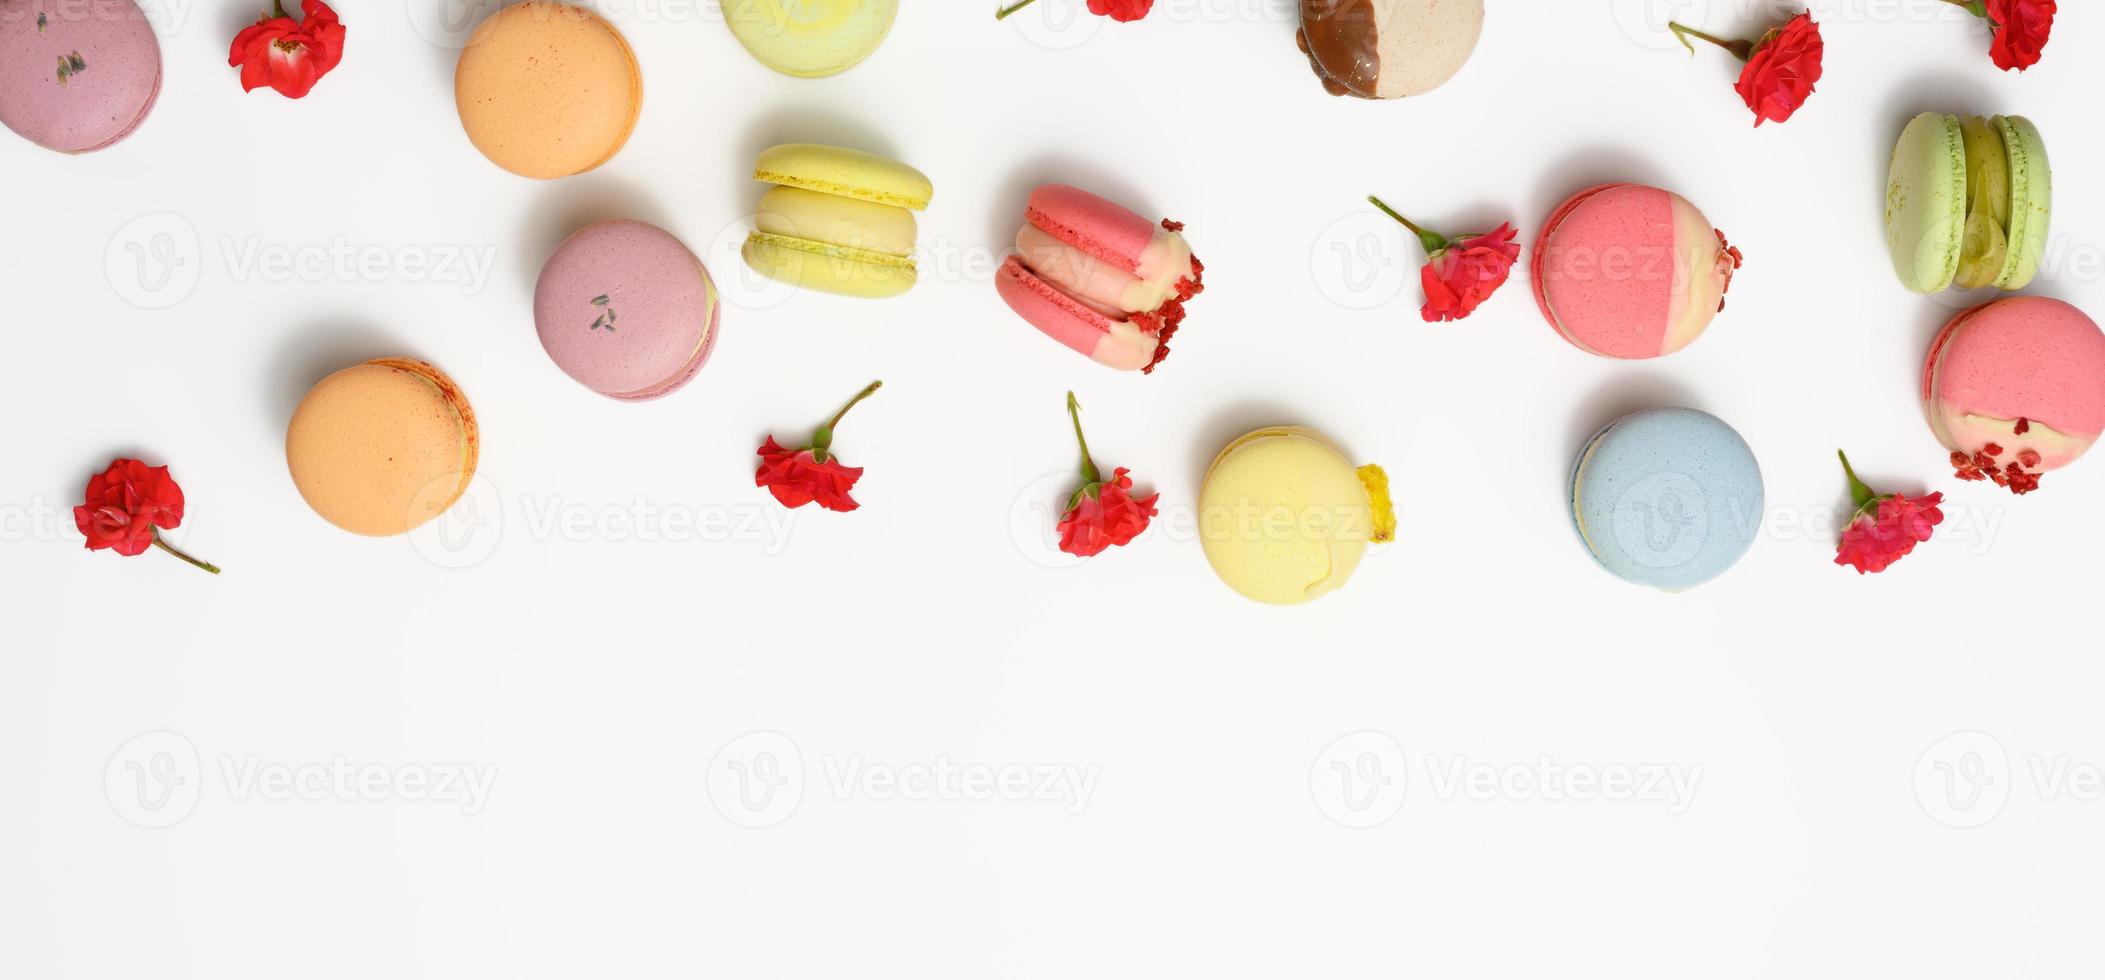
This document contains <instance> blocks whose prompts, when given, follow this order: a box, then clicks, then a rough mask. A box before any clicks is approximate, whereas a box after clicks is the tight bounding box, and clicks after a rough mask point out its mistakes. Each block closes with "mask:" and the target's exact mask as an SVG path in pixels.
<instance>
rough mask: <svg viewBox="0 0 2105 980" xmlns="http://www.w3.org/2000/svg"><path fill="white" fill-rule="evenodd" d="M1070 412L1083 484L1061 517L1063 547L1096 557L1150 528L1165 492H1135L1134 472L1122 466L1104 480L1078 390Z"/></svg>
mask: <svg viewBox="0 0 2105 980" xmlns="http://www.w3.org/2000/svg"><path fill="white" fill-rule="evenodd" d="M1067 415H1068V417H1069V418H1071V419H1073V420H1074V438H1075V441H1076V442H1078V443H1080V444H1081V447H1082V488H1081V489H1080V490H1077V491H1075V493H1074V498H1073V499H1072V500H1070V501H1068V503H1067V512H1066V513H1065V514H1063V515H1061V517H1060V527H1059V530H1060V550H1061V551H1064V552H1067V553H1068V554H1070V555H1075V556H1077V557H1080V558H1093V557H1095V556H1097V555H1100V554H1103V553H1104V552H1105V551H1106V550H1108V549H1110V548H1113V547H1123V546H1125V545H1128V544H1131V543H1133V539H1134V538H1137V537H1139V536H1140V535H1141V533H1142V532H1144V531H1146V530H1147V529H1148V520H1149V519H1150V518H1153V517H1154V516H1155V501H1157V500H1159V499H1161V497H1162V495H1161V494H1159V493H1158V494H1153V495H1150V496H1147V497H1135V496H1133V480H1132V478H1130V477H1128V476H1127V475H1126V474H1127V473H1129V472H1131V471H1130V470H1127V469H1126V468H1125V467H1123V466H1121V467H1118V468H1116V469H1113V470H1112V471H1111V479H1110V480H1109V481H1106V480H1104V478H1103V474H1102V472H1101V471H1099V470H1098V469H1097V468H1096V461H1095V460H1093V459H1090V458H1089V440H1087V439H1085V438H1083V436H1082V406H1081V404H1080V403H1079V402H1077V401H1075V398H1074V392H1071V391H1070V392H1068V393H1067Z"/></svg>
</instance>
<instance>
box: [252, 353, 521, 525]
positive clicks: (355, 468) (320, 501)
mask: <svg viewBox="0 0 2105 980" xmlns="http://www.w3.org/2000/svg"><path fill="white" fill-rule="evenodd" d="M481 442H482V441H481V436H480V433H479V432H478V431H477V429H476V425H475V412H474V410H473V409H472V408H470V407H469V406H468V399H467V397H466V396H464V395H462V394H461V390H460V388H459V386H457V385H455V384H454V383H453V379H451V378H448V377H447V376H446V373H445V372H443V371H440V370H439V369H438V368H436V367H433V366H432V365H430V364H426V363H424V362H423V361H417V360H411V359H408V358H400V357H388V358H381V359H378V360H373V361H367V362H365V363H364V364H359V365H356V366H354V367H349V368H345V369H344V370H341V371H338V372H336V373H335V374H332V375H330V376H328V377H326V378H323V379H322V380H321V383H319V384H317V385H315V386H314V389H313V390H312V391H309V392H308V393H307V397H306V398H305V399H304V400H302V401H301V402H300V407H299V408H298V410H296V411H294V412H293V415H292V424H291V425H290V426H288V427H287V428H286V432H285V462H286V465H287V467H289V468H290V469H291V471H292V482H293V484H294V485H295V486H297V487H298V488H299V491H300V496H301V497H303V498H305V499H306V501H307V505H308V506H310V507H312V508H314V512H315V513H317V514H320V515H321V516H322V518H323V519H325V520H327V521H328V522H329V523H331V524H334V525H336V526H337V527H340V528H343V529H344V530H346V531H350V532H352V533H354V534H364V535H369V536H372V537H386V536H390V535H396V534H403V533H406V532H408V531H412V530H415V529H416V528H417V527H418V526H420V525H422V524H423V523H424V522H426V521H428V520H430V519H432V518H434V517H437V516H438V515H440V514H442V513H445V512H446V509H447V508H449V507H452V506H453V503H454V502H455V501H457V500H459V499H460V497H461V494H462V493H464V492H466V491H467V488H468V481H469V480H470V479H472V478H473V477H474V475H475V463H476V458H477V456H478V454H479V452H480V449H481Z"/></svg>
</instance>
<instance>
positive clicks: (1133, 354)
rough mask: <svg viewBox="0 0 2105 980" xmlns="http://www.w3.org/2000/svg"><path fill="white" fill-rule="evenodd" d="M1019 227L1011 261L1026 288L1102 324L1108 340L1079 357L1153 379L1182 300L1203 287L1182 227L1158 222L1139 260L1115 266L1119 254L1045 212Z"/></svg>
mask: <svg viewBox="0 0 2105 980" xmlns="http://www.w3.org/2000/svg"><path fill="white" fill-rule="evenodd" d="M1024 222H1025V223H1024V226H1023V228H1022V229H1021V230H1019V231H1018V232H1017V233H1016V251H1017V254H1016V255H1015V256H1013V257H1012V258H1011V259H1010V260H1009V261H1010V262H1011V263H1016V264H1017V265H1018V267H1019V269H1020V270H1021V271H1022V272H1023V273H1025V274H1026V276H1027V278H1028V279H1029V280H1031V282H1029V283H1026V284H1027V285H1029V286H1030V287H1031V288H1032V289H1033V290H1037V291H1040V292H1047V291H1049V292H1050V293H1052V294H1056V295H1057V296H1058V297H1059V298H1060V299H1062V300H1064V301H1065V305H1072V306H1075V307H1080V308H1082V309H1087V310H1089V311H1092V312H1094V313H1096V314H1098V315H1099V316H1101V317H1102V318H1103V320H1104V321H1105V322H1104V323H1103V324H1101V326H1102V327H1103V328H1104V330H1105V331H1106V338H1105V342H1103V343H1099V344H1097V345H1096V346H1095V349H1094V350H1090V351H1083V353H1086V354H1089V356H1090V357H1092V358H1093V359H1095V360H1096V361H1097V362H1098V363H1100V364H1104V365H1106V366H1108V367H1113V368H1117V369H1119V370H1125V371H1142V372H1149V373H1152V372H1153V371H1154V369H1155V365H1157V364H1160V363H1162V361H1163V360H1164V359H1165V358H1167V357H1168V356H1169V346H1168V345H1169V339H1170V337H1171V336H1173V335H1174V334H1175V333H1176V332H1177V328H1178V327H1179V326H1181V325H1182V324H1183V322H1184V317H1185V309H1184V304H1185V302H1186V301H1187V300H1190V299H1191V298H1192V297H1193V296H1196V295H1198V294H1199V293H1201V292H1204V291H1205V288H1206V287H1205V266H1204V265H1203V264H1202V263H1200V262H1199V260H1198V257H1197V256H1195V255H1193V254H1192V251H1191V244H1190V243H1189V242H1187V241H1185V239H1184V235H1183V234H1182V231H1183V228H1184V226H1183V225H1182V224H1179V223H1177V222H1174V221H1164V222H1162V224H1161V226H1160V227H1158V228H1156V229H1155V230H1154V233H1153V235H1152V236H1151V237H1150V238H1149V239H1148V242H1147V244H1146V245H1144V246H1142V247H1141V249H1140V252H1139V254H1138V256H1137V258H1134V259H1132V260H1130V261H1118V260H1114V259H1113V256H1116V255H1118V254H1119V253H1118V250H1116V249H1114V248H1111V247H1109V246H1108V245H1106V244H1104V243H1101V242H1096V241H1092V240H1091V239H1090V238H1089V236H1088V235H1086V234H1084V233H1083V232H1082V231H1081V230H1080V229H1078V228H1075V227H1072V226H1070V225H1067V224H1065V223H1063V222H1061V221H1059V220H1058V219H1057V218H1056V217H1054V216H1053V215H1052V214H1049V213H1047V212H1046V211H1043V210H1041V209H1038V208H1030V209H1027V210H1026V211H1025V212H1024Z"/></svg>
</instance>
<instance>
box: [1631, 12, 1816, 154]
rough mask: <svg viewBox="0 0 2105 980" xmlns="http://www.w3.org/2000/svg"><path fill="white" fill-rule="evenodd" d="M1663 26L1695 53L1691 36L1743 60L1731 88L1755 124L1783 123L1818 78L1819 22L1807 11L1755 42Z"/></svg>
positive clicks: (1685, 28) (1798, 107)
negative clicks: (1743, 65) (1743, 66)
mask: <svg viewBox="0 0 2105 980" xmlns="http://www.w3.org/2000/svg"><path fill="white" fill-rule="evenodd" d="M1667 29H1669V30H1671V31H1673V32H1674V37H1675V38H1676V39H1677V40H1679V41H1680V42H1681V45H1682V46H1683V47H1685V48H1687V49H1688V50H1689V53H1690V54H1694V53H1695V51H1696V46H1695V45H1693V44H1690V43H1689V42H1688V39H1689V38H1691V37H1694V38H1700V39H1702V40H1705V41H1709V42H1710V43H1712V44H1715V45H1717V46H1718V47H1721V48H1724V49H1725V50H1726V51H1729V52H1731V53H1732V56H1733V57H1735V58H1738V59H1740V60H1741V61H1744V62H1746V63H1747V65H1746V67H1745V68H1742V69H1740V77H1739V81H1738V82H1736V83H1734V84H1733V90H1734V91H1736V92H1738V93H1739V96H1740V99H1741V101H1743V102H1745V103H1747V108H1749V109H1752V110H1754V125H1756V126H1760V125H1761V124H1762V123H1765V122H1783V121H1784V120H1786V119H1789V118H1791V115H1792V114H1793V113H1795V112H1797V111H1798V110H1799V109H1801V108H1803V107H1804V106H1805V100H1806V99H1808V98H1810V97H1811V96H1812V94H1813V85H1814V83H1816V82H1818V81H1820V71H1821V57H1822V55H1823V54H1825V52H1826V48H1827V45H1826V42H1824V41H1822V40H1821V38H1820V25H1819V24H1817V23H1814V22H1813V15H1812V14H1811V13H1810V12H1807V13H1802V14H1799V15H1798V16H1796V17H1793V18H1791V19H1790V21H1789V22H1787V23H1785V24H1784V25H1783V26H1782V27H1779V28H1777V29H1775V30H1772V31H1770V32H1769V33H1767V34H1765V35H1763V36H1762V39H1761V40H1760V41H1727V40H1725V39H1724V38H1720V37H1714V36H1712V35H1709V34H1705V33H1703V32H1702V31H1699V30H1696V29H1695V28H1692V27H1684V26H1682V25H1681V24H1679V23H1674V22H1668V24H1667Z"/></svg>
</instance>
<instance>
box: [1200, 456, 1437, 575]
mask: <svg viewBox="0 0 2105 980" xmlns="http://www.w3.org/2000/svg"><path fill="white" fill-rule="evenodd" d="M1395 534H1396V515H1395V511H1394V509H1393V507H1392V506H1391V505H1390V503H1389V480H1388V476H1387V474H1385V473H1383V472H1382V470H1381V467H1379V466H1364V467H1354V466H1353V465H1352V463H1351V462H1350V461H1349V460H1347V459H1346V458H1345V454H1344V453H1341V452H1339V451H1338V450H1337V447H1335V446H1333V445H1331V444H1330V442H1329V441H1328V440H1326V439H1324V438H1323V436H1322V435H1321V434H1319V433H1317V432H1315V431H1314V430H1312V429H1305V428H1301V427H1298V426H1277V427H1273V428H1267V429H1259V430H1257V431H1255V432H1252V433H1250V434H1248V435H1245V436H1243V437H1242V438H1240V439H1237V440H1235V441H1234V442H1231V443H1229V444H1228V447H1227V448H1226V449H1223V450H1221V453H1220V455H1219V456H1217V457H1215V458H1214V461H1213V466H1212V468H1211V469H1209V470H1207V472H1206V485H1205V487H1204V488H1203V489H1201V490H1200V491H1199V537H1200V540H1201V542H1202V543H1203V544H1204V545H1205V548H1206V560H1207V561H1208V562H1210V563H1212V565H1213V570H1214V572H1215V573H1216V574H1218V575H1219V576H1220V577H1221V581H1223V582H1226V583H1228V586H1229V587H1230V588H1232V589H1234V590H1235V591H1237V592H1240V593H1242V594H1243V595H1245V596H1248V597H1250V598H1252V599H1255V600H1257V601H1259V602H1265V603H1271V604H1273V605H1281V606H1289V605H1297V604H1300V603H1304V602H1308V601H1310V600H1313V599H1316V598H1319V597H1321V596H1324V595H1326V594H1328V593H1330V592H1333V591H1336V590H1337V589H1339V588H1341V587H1343V586H1344V584H1345V581H1346V580H1347V579H1350V578H1351V577H1352V573H1353V571H1354V570H1355V569H1357V568H1358V567H1359V563H1360V558H1361V557H1362V556H1364V555H1365V554H1366V552H1367V545H1368V543H1370V542H1383V541H1388V540H1390V539H1391V538H1393V537H1395Z"/></svg>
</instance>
